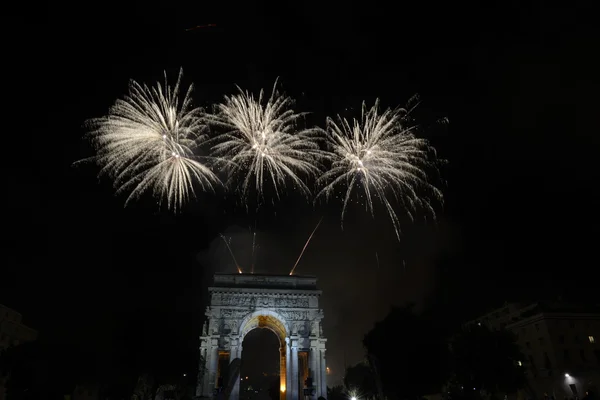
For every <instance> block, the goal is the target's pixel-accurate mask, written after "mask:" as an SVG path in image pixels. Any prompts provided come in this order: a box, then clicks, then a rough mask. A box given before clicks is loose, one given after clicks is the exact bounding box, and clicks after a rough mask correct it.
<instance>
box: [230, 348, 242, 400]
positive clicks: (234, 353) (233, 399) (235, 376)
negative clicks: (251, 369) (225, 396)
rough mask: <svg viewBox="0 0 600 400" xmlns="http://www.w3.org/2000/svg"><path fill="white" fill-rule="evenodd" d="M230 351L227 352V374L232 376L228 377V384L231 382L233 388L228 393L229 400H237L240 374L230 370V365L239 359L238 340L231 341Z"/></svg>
mask: <svg viewBox="0 0 600 400" xmlns="http://www.w3.org/2000/svg"><path fill="white" fill-rule="evenodd" d="M230 343H231V349H230V350H229V373H230V374H232V376H230V377H228V380H229V382H233V387H232V388H231V391H230V392H229V400H238V399H239V397H240V374H239V371H238V370H237V369H236V370H234V368H232V364H233V362H234V361H235V360H236V359H240V358H241V357H240V353H241V347H242V345H241V343H239V340H238V339H231V342H230Z"/></svg>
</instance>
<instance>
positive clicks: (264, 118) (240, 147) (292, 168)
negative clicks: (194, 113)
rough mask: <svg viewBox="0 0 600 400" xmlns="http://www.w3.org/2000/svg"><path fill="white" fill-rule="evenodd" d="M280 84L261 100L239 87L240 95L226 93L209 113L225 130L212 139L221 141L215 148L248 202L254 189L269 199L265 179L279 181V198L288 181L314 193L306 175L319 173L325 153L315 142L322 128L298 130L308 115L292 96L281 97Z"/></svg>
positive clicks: (211, 120)
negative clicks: (294, 106) (299, 109)
mask: <svg viewBox="0 0 600 400" xmlns="http://www.w3.org/2000/svg"><path fill="white" fill-rule="evenodd" d="M276 85H277V82H275V86H274V87H273V92H272V94H271V97H270V98H268V99H266V98H265V96H264V90H261V91H260V94H259V96H258V99H256V98H255V97H254V96H253V95H251V94H250V93H248V92H243V91H242V90H241V89H240V88H238V89H239V91H240V93H239V94H237V95H234V96H231V97H228V96H225V102H224V103H223V104H219V105H218V106H217V111H216V113H215V114H207V115H206V119H207V121H208V123H209V124H210V125H214V126H215V127H216V128H217V130H218V128H219V127H221V128H224V129H225V132H224V133H221V134H218V135H217V136H216V137H214V138H213V139H212V141H214V142H215V143H216V144H214V146H213V147H212V152H213V154H214V155H215V156H216V158H217V160H219V161H220V162H221V163H222V165H224V166H225V169H226V170H227V172H228V175H229V184H230V185H231V186H232V187H234V188H235V190H237V191H238V192H239V193H240V194H241V196H242V199H244V200H248V196H249V193H250V190H251V189H255V190H256V193H257V196H258V197H259V198H261V199H262V198H264V192H263V188H264V184H265V182H267V183H269V184H271V185H273V188H274V193H275V196H276V197H277V198H279V197H280V192H281V190H282V189H283V188H285V186H286V182H289V183H292V184H293V187H294V189H296V190H298V191H299V192H300V193H303V194H304V195H306V196H309V195H310V190H309V188H308V186H307V185H306V184H305V183H304V181H303V180H302V179H301V178H300V176H304V177H306V178H308V177H312V176H314V175H316V174H317V173H318V172H319V168H318V166H317V161H318V160H319V159H320V158H322V153H321V152H320V150H319V146H318V144H317V143H316V141H315V140H314V139H315V138H316V137H317V136H316V134H317V133H318V132H319V129H303V130H301V129H297V127H296V125H297V120H298V119H299V118H301V117H302V116H303V115H304V114H299V113H296V112H294V111H293V110H292V109H291V106H292V103H293V101H292V99H291V98H289V97H286V96H284V95H280V94H279V93H278V92H277V91H276V90H275V89H276ZM240 181H241V182H240Z"/></svg>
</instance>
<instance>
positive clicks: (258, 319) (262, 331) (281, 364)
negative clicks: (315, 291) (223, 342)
mask: <svg viewBox="0 0 600 400" xmlns="http://www.w3.org/2000/svg"><path fill="white" fill-rule="evenodd" d="M253 332H254V333H253ZM269 334H270V335H269ZM273 334H274V335H273ZM255 335H257V337H259V338H260V339H259V340H265V341H267V340H269V339H267V338H270V340H273V338H275V340H277V342H276V343H275V344H271V345H270V346H269V345H268V344H267V346H262V348H263V349H265V348H270V349H273V351H275V352H276V353H277V352H278V353H279V355H278V356H277V355H276V356H275V358H274V359H275V360H276V361H277V360H278V363H276V362H272V361H270V362H272V364H273V365H268V366H265V368H264V369H265V371H262V370H259V371H256V372H258V373H260V374H261V375H263V374H262V373H263V372H264V373H266V374H267V376H266V377H265V376H264V375H263V377H262V378H261V377H260V376H258V378H257V380H256V382H258V381H261V382H264V379H263V378H269V375H270V374H272V373H271V372H267V371H266V370H269V371H270V370H272V369H273V368H275V371H278V374H277V375H278V376H279V384H278V385H277V384H276V381H274V382H271V383H269V390H267V392H266V393H268V395H269V396H268V398H272V399H275V400H285V399H286V391H287V387H286V385H287V384H286V382H287V375H286V371H287V367H286V358H287V352H286V348H287V344H286V337H287V336H288V329H287V327H286V325H285V324H284V320H283V319H281V318H280V317H279V316H278V315H277V314H275V313H273V312H271V311H262V312H256V313H254V314H251V315H249V316H248V317H247V318H246V320H245V321H244V322H243V323H242V326H241V329H240V340H241V341H242V349H243V350H242V371H240V372H241V374H240V379H241V383H244V381H245V378H246V376H248V380H250V376H251V375H244V374H245V373H246V372H245V370H246V369H245V368H244V365H247V364H250V365H251V363H248V362H245V361H244V357H245V355H244V351H246V349H247V346H249V347H248V348H255V349H258V351H259V352H260V348H261V346H255V345H253V344H252V343H251V341H252V337H253V336H255ZM247 337H248V339H250V342H248V343H246V338H247ZM249 351H252V350H249ZM262 353H263V355H262V356H263V358H266V357H265V355H266V354H264V351H263V352H262ZM249 354H252V353H249ZM269 359H270V358H269ZM277 367H278V368H277ZM277 375H271V377H277ZM267 380H269V381H271V380H270V379H267ZM277 391H278V393H277ZM242 392H243V391H240V395H242ZM259 393H260V391H259ZM255 394H257V393H255ZM277 396H278V397H277ZM264 397H265V400H266V399H267V397H266V396H264Z"/></svg>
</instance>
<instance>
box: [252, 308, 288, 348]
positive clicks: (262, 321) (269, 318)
mask: <svg viewBox="0 0 600 400" xmlns="http://www.w3.org/2000/svg"><path fill="white" fill-rule="evenodd" d="M257 328H264V329H268V330H270V331H271V332H273V333H274V334H275V336H277V339H278V340H279V346H281V347H283V345H284V344H285V338H286V337H288V336H289V335H290V329H289V327H288V323H287V321H286V320H285V319H284V318H283V317H282V316H281V315H279V314H277V313H276V312H275V311H272V310H269V309H261V310H257V311H254V312H253V313H249V314H248V315H247V316H246V317H245V318H244V319H243V320H242V322H241V323H240V342H243V341H244V338H245V337H246V335H247V334H248V333H250V331H252V330H254V329H257Z"/></svg>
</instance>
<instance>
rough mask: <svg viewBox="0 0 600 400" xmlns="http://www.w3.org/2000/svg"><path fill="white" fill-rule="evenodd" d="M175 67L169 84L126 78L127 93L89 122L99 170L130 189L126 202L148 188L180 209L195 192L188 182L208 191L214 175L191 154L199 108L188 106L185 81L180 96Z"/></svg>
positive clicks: (119, 187)
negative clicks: (146, 82)
mask: <svg viewBox="0 0 600 400" xmlns="http://www.w3.org/2000/svg"><path fill="white" fill-rule="evenodd" d="M182 74H183V71H182V70H180V72H179V76H178V78H177V82H176V83H175V86H174V87H171V86H170V85H168V83H167V78H166V73H165V83H164V87H163V86H161V85H160V84H159V83H157V85H156V86H155V87H148V86H146V85H140V84H139V83H137V82H135V81H131V82H130V85H129V95H128V96H125V97H124V98H123V99H119V100H117V101H116V102H115V104H114V105H113V106H112V107H111V108H110V110H109V113H108V115H107V116H106V117H103V118H97V119H94V120H91V121H90V122H89V124H90V127H91V128H92V129H91V132H90V135H91V138H92V140H93V142H94V144H95V145H96V147H97V155H96V157H95V159H96V161H97V163H98V164H99V165H100V167H101V170H100V175H108V176H110V177H111V178H112V179H113V183H114V185H115V187H116V188H117V193H120V192H130V193H129V196H128V198H127V200H126V202H125V204H126V205H127V203H129V201H131V200H132V199H135V198H138V197H139V196H140V195H141V194H142V193H144V192H146V191H151V192H152V193H153V194H154V195H155V197H157V198H158V199H159V201H162V200H163V199H165V198H166V200H167V206H168V208H170V209H174V210H177V209H180V208H181V206H182V204H183V203H184V202H185V201H187V200H188V199H189V198H190V197H193V196H194V189H193V185H194V182H198V183H199V184H200V186H201V188H202V189H203V190H208V191H212V190H214V186H215V185H217V184H219V180H218V178H217V177H216V175H214V173H213V172H212V171H211V170H210V169H209V168H208V167H207V166H205V165H203V164H202V163H200V162H199V161H197V160H196V158H195V157H194V154H193V152H192V149H193V148H194V147H195V146H196V144H197V143H198V142H199V141H201V140H202V139H203V138H204V135H202V134H201V132H202V130H203V127H204V125H203V123H202V118H201V110H200V109H198V108H194V107H192V104H191V102H192V99H191V92H192V89H193V87H192V86H190V87H189V88H188V90H187V92H186V93H185V95H184V96H183V98H180V88H181V85H180V84H181V78H182Z"/></svg>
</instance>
